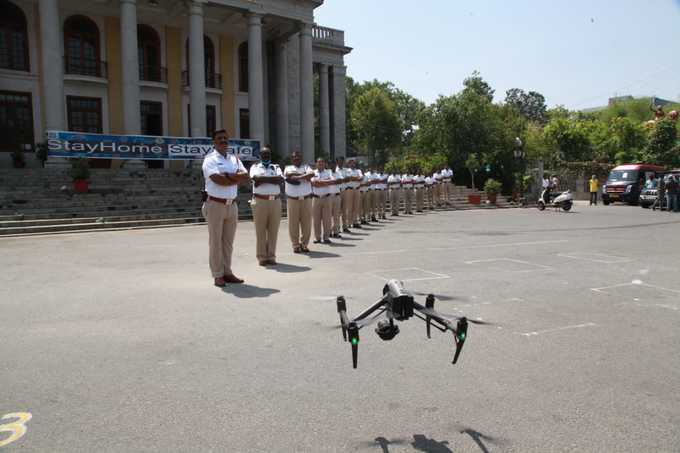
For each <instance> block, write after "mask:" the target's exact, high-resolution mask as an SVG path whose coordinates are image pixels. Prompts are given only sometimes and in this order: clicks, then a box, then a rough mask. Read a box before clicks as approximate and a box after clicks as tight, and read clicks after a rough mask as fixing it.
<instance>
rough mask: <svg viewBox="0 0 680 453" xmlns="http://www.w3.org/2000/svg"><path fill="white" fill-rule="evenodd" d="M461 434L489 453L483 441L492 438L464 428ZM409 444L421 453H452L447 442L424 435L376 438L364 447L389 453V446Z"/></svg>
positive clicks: (492, 440)
mask: <svg viewBox="0 0 680 453" xmlns="http://www.w3.org/2000/svg"><path fill="white" fill-rule="evenodd" d="M460 433H461V434H467V435H468V436H470V437H471V438H472V440H473V441H474V442H475V444H477V446H478V447H479V449H480V450H481V451H482V453H490V452H489V449H488V448H487V446H486V445H485V444H484V440H489V441H491V442H494V440H495V439H494V438H493V437H489V436H486V435H485V434H482V433H480V432H478V431H475V430H473V429H470V428H465V429H463V430H460ZM406 444H409V445H411V446H412V447H413V449H414V450H416V451H423V452H426V453H453V450H452V449H451V448H449V442H448V441H446V440H442V441H438V440H435V439H431V438H428V437H427V436H425V435H424V434H414V435H413V441H410V440H405V439H393V440H389V439H387V438H385V437H383V436H379V437H376V438H375V440H374V441H373V442H366V443H365V444H364V445H365V446H374V447H380V449H381V450H382V453H390V448H389V447H390V445H395V446H396V445H406Z"/></svg>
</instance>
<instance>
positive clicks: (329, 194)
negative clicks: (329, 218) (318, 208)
mask: <svg viewBox="0 0 680 453" xmlns="http://www.w3.org/2000/svg"><path fill="white" fill-rule="evenodd" d="M331 195H333V194H331V193H327V194H326V195H316V194H312V198H326V197H330V196H331Z"/></svg>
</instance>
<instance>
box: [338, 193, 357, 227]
mask: <svg viewBox="0 0 680 453" xmlns="http://www.w3.org/2000/svg"><path fill="white" fill-rule="evenodd" d="M340 198H341V199H342V226H343V227H344V228H349V227H351V226H352V212H353V207H352V206H353V205H354V190H352V189H345V190H343V191H342V192H341V193H340Z"/></svg>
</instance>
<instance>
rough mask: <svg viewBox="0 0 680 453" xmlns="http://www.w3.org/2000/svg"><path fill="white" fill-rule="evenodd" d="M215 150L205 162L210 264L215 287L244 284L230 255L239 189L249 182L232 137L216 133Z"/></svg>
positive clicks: (206, 218) (236, 216)
mask: <svg viewBox="0 0 680 453" xmlns="http://www.w3.org/2000/svg"><path fill="white" fill-rule="evenodd" d="M212 137H213V150H212V151H211V152H209V153H208V154H207V155H206V156H205V158H204V159H203V165H202V169H203V178H204V179H205V191H206V193H207V199H206V200H205V202H204V203H203V207H202V209H201V211H202V213H203V217H204V218H205V220H206V223H207V224H208V246H209V249H210V253H209V262H210V272H211V273H212V276H213V279H214V284H215V286H218V287H220V288H221V287H224V286H225V285H226V284H227V283H243V280H242V279H240V278H238V277H236V276H235V275H234V273H233V272H232V270H231V255H232V252H233V250H234V236H235V235H236V226H237V225H238V203H237V201H236V197H237V196H238V190H237V186H238V185H239V184H241V183H243V182H246V181H247V180H248V172H247V171H246V169H245V167H244V166H243V163H242V162H241V160H240V159H239V158H238V157H236V156H235V155H234V154H233V153H230V152H229V135H228V134H227V131H226V130H224V129H219V130H216V131H215V132H213V136H212Z"/></svg>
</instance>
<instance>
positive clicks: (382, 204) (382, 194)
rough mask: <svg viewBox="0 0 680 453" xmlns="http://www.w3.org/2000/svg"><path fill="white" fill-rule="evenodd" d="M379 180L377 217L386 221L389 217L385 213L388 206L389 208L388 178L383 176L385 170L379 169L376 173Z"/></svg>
mask: <svg viewBox="0 0 680 453" xmlns="http://www.w3.org/2000/svg"><path fill="white" fill-rule="evenodd" d="M376 175H377V178H378V184H377V189H376V200H377V205H378V206H377V208H376V216H377V217H378V218H379V219H383V220H385V219H386V218H387V217H386V216H385V211H386V206H387V195H386V192H387V190H386V189H387V176H385V175H384V174H383V169H382V168H380V169H378V172H377V173H376Z"/></svg>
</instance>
